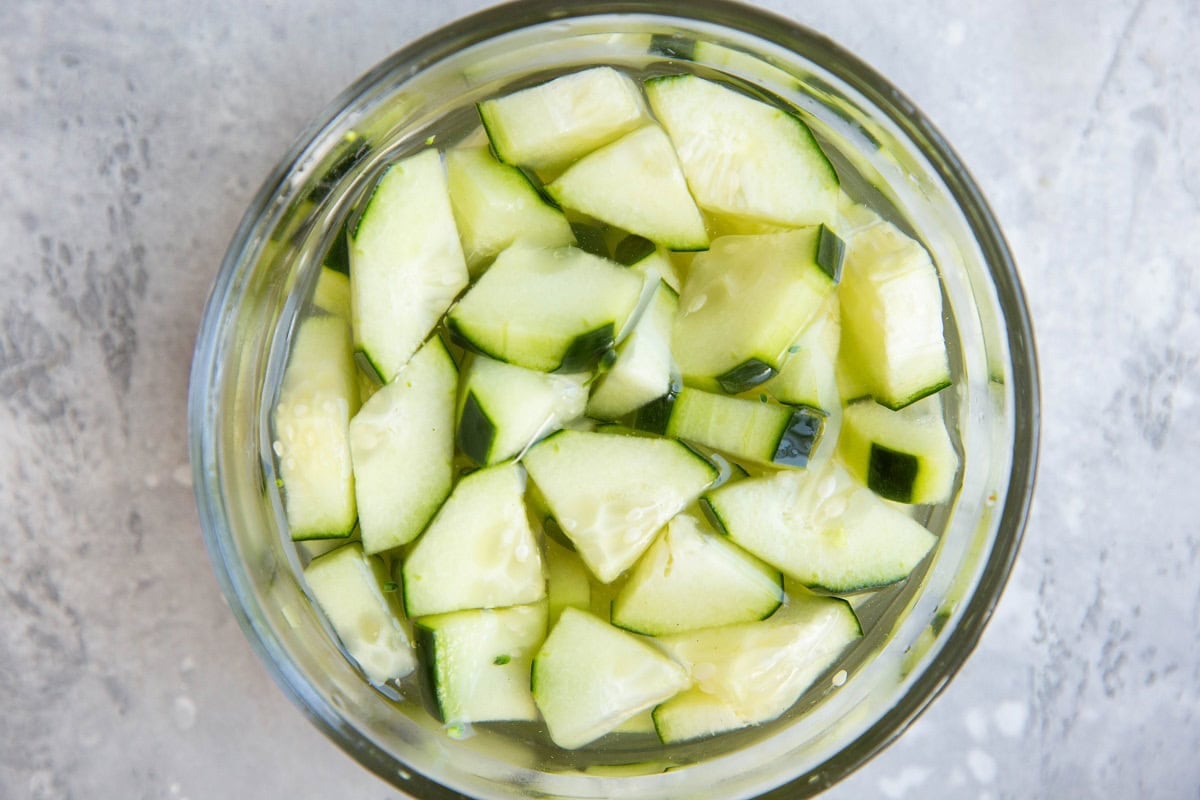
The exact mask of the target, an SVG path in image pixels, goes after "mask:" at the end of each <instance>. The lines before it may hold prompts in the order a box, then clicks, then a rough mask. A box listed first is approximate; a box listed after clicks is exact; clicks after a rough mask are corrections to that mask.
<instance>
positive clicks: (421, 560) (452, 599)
mask: <svg viewBox="0 0 1200 800" xmlns="http://www.w3.org/2000/svg"><path fill="white" fill-rule="evenodd" d="M524 494H525V475H524V472H523V470H522V469H521V468H520V466H518V465H516V464H512V463H509V464H502V465H500V466H497V467H489V468H487V469H483V470H480V471H478V472H473V473H471V474H470V475H468V476H467V477H465V478H463V479H462V480H461V481H459V483H458V485H457V486H455V487H454V491H453V492H452V493H451V494H450V497H449V498H448V499H447V500H446V503H445V505H443V506H442V508H441V510H440V511H438V513H437V516H436V517H434V519H433V522H431V523H430V524H429V528H428V529H427V530H426V531H425V533H424V534H422V535H421V538H420V539H418V540H417V543H416V545H415V546H414V547H413V549H412V552H410V553H409V554H408V556H407V557H406V558H405V559H404V566H403V573H404V608H405V610H406V611H407V612H408V615H409V616H410V617H422V616H425V615H426V614H444V613H447V612H450V611H461V610H463V609H468V608H498V607H502V606H516V605H523V604H526V603H534V602H537V601H538V600H541V599H542V598H544V597H545V596H546V580H545V577H544V576H543V570H542V554H541V549H540V548H539V547H538V543H537V540H536V539H534V537H533V532H532V531H530V529H529V520H528V518H527V516H526V514H525V503H524Z"/></svg>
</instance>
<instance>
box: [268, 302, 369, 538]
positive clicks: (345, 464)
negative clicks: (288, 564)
mask: <svg viewBox="0 0 1200 800" xmlns="http://www.w3.org/2000/svg"><path fill="white" fill-rule="evenodd" d="M354 371H355V370H354V358H353V355H352V353H351V349H350V330H349V328H347V327H346V322H345V320H343V319H341V318H340V317H335V316H328V317H309V318H308V319H306V320H305V321H304V322H303V323H301V325H300V328H299V329H298V330H297V331H296V335H295V339H294V340H293V341H292V352H291V356H290V357H289V358H288V363H287V367H286V369H284V372H283V385H282V386H281V387H280V390H279V400H278V401H277V402H276V404H275V409H274V411H273V413H272V415H271V416H272V425H273V428H274V432H275V453H276V455H277V456H278V457H279V477H280V480H282V481H283V489H284V492H283V495H284V510H285V512H286V514H287V521H288V528H289V530H290V531H291V537H292V538H293V539H295V540H303V539H328V538H340V537H345V536H349V535H350V532H351V531H352V530H353V529H354V523H355V520H356V519H357V517H358V509H357V504H356V503H355V496H354V471H353V469H352V467H351V460H350V417H351V416H352V415H353V414H354V413H355V412H356V411H358V383H357V381H356V378H355V375H354Z"/></svg>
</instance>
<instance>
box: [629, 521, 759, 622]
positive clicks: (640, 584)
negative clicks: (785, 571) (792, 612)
mask: <svg viewBox="0 0 1200 800" xmlns="http://www.w3.org/2000/svg"><path fill="white" fill-rule="evenodd" d="M704 527H707V526H704ZM782 600H783V579H782V577H781V576H780V574H779V572H778V571H777V570H775V569H772V568H771V567H768V566H767V565H766V564H763V563H762V562H761V561H759V560H758V559H757V558H754V557H753V556H751V555H750V554H749V553H747V552H746V551H744V550H742V549H741V548H740V547H737V546H736V545H733V544H730V543H729V541H728V540H726V539H723V538H721V537H720V536H717V535H716V534H713V533H710V532H708V531H706V530H704V529H703V528H702V526H701V523H700V522H699V521H698V520H697V519H696V518H695V517H691V516H688V515H687V514H680V515H679V516H677V517H675V518H674V519H672V520H671V522H670V524H669V525H668V526H667V529H666V531H664V532H663V534H662V535H661V536H659V537H658V539H657V540H655V542H654V544H653V545H651V546H650V549H649V550H647V551H646V554H645V555H644V556H642V558H641V560H639V561H638V563H637V564H636V565H635V566H634V568H633V570H632V571H631V572H630V574H629V579H628V580H627V581H626V583H625V587H624V588H623V589H622V590H621V591H620V593H619V594H618V595H617V597H616V600H615V601H614V603H613V609H612V621H613V624H614V625H617V626H618V627H621V628H625V629H627V630H630V631H633V632H635V633H644V634H648V635H650V636H660V635H663V634H671V633H682V632H684V631H690V630H695V629H697V628H711V627H715V626H718V625H731V624H733V623H736V622H749V621H751V620H758V619H763V618H764V617H768V616H770V615H771V614H772V613H774V611H775V609H777V608H778V607H779V603H780V602H781V601H782Z"/></svg>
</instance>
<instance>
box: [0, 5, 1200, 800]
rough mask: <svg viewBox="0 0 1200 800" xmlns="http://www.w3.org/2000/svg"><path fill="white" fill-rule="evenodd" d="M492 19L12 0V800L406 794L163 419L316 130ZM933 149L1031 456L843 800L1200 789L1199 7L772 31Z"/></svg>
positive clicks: (885, 15) (8, 145) (1, 655)
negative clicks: (221, 272)
mask: <svg viewBox="0 0 1200 800" xmlns="http://www.w3.org/2000/svg"><path fill="white" fill-rule="evenodd" d="M479 5H480V4H479V3H476V2H469V1H468V0H451V1H449V2H442V3H436V4H435V3H426V2H418V0H392V1H391V2H376V1H374V0H358V1H352V2H348V3H338V4H334V3H328V2H315V1H314V0H297V2H290V3H284V2H269V3H263V4H253V5H245V6H244V5H243V4H235V3H225V4H224V5H223V6H221V5H220V4H217V3H194V2H185V0H164V1H163V2H150V0H135V1H134V2H116V0H92V1H91V2H86V1H85V0H79V1H78V2H60V1H58V0H6V1H5V2H3V3H0V243H2V246H0V274H3V279H2V280H0V509H2V513H0V590H2V591H0V797H4V798H30V799H31V800H33V799H36V800H51V799H55V800H61V799H62V798H167V799H169V800H183V798H190V800H209V799H210V798H241V797H256V798H291V800H308V799H310V798H328V797H355V798H377V799H378V800H383V799H384V798H396V797H398V796H399V795H398V794H397V793H396V792H395V791H394V790H392V789H390V788H389V787H387V786H385V785H384V784H382V783H380V782H379V781H377V780H376V779H375V778H374V777H372V776H371V775H369V774H367V773H366V772H364V771H362V770H361V769H359V768H358V767H357V766H356V764H355V763H354V762H352V761H351V760H350V759H348V758H347V757H346V756H344V755H343V754H342V753H341V752H340V751H339V750H337V749H336V748H335V747H333V746H332V745H331V744H330V743H329V742H327V741H326V740H325V739H324V738H323V737H322V736H321V735H320V734H318V733H317V732H316V731H315V730H314V729H312V728H311V727H310V726H309V725H308V723H307V722H305V720H304V718H303V717H302V716H301V714H300V713H299V712H298V711H297V710H296V709H295V708H293V707H292V706H291V705H290V704H289V702H288V701H287V700H286V699H285V698H284V696H283V694H282V693H281V692H280V691H279V690H278V689H277V688H276V687H275V686H274V684H273V683H272V682H271V680H270V679H269V678H268V677H267V675H266V672H265V671H264V669H263V668H262V667H261V665H260V664H259V663H258V661H257V660H256V657H255V656H254V655H253V653H252V652H251V650H250V648H249V646H248V645H247V643H246V642H245V640H244V638H243V636H242V634H241V632H240V630H239V629H238V628H237V626H236V624H235V623H234V621H233V618H232V616H231V615H230V613H229V612H228V610H227V608H226V607H225V605H224V602H223V600H222V598H221V596H220V594H219V592H218V589H217V586H216V583H215V581H214V579H213V578H212V575H211V572H210V570H209V565H208V561H207V557H206V555H205V552H204V549H203V546H202V543H201V539H200V534H199V530H198V523H197V519H196V513H195V510H194V504H193V500H192V495H191V488H190V485H189V469H188V466H187V456H186V452H185V423H184V399H185V388H186V380H187V374H188V367H189V359H190V356H191V349H192V344H193V338H194V335H195V331H196V328H197V324H198V322H199V315H200V311H201V307H202V304H203V302H204V300H205V297H206V295H207V292H208V288H209V285H210V282H211V280H212V278H213V275H214V272H215V270H216V266H217V263H218V261H219V259H220V257H221V254H222V252H223V250H224V247H225V245H226V243H227V241H228V239H229V237H230V236H231V234H232V232H233V229H234V227H235V225H236V223H237V221H238V219H239V217H240V215H241V214H242V210H243V208H244V207H245V206H246V204H247V203H248V201H249V200H250V197H251V195H252V193H253V192H254V191H255V190H256V188H257V186H258V184H259V182H260V181H261V180H262V179H263V177H264V176H265V175H266V172H267V171H268V169H269V168H270V167H271V166H272V164H273V163H274V161H275V160H276V158H277V156H278V155H279V154H280V153H281V152H282V151H283V149H284V148H285V147H286V146H287V145H288V144H289V143H290V142H291V140H292V139H293V138H294V137H295V136H296V134H297V133H298V131H299V130H300V129H301V127H302V126H303V125H304V124H305V122H306V121H307V120H309V119H310V118H311V117H312V116H313V115H314V114H315V113H316V112H317V111H318V110H320V109H321V108H322V106H323V105H324V104H325V103H326V102H327V101H328V100H329V99H330V98H332V97H333V95H334V94H335V93H336V92H337V91H338V90H339V89H340V88H341V87H342V86H343V85H345V84H346V83H348V82H349V81H350V80H351V79H352V78H354V77H356V76H357V75H358V74H359V73H360V72H361V71H363V70H364V69H366V68H367V67H368V66H370V65H371V64H373V63H374V62H376V61H377V60H378V59H380V58H382V57H383V56H384V55H385V54H387V53H388V52H390V51H391V50H393V49H394V48H396V47H398V46H400V45H402V44H403V43H405V42H407V41H409V40H411V39H412V38H413V37H415V36H417V35H419V34H422V33H424V32H427V31H429V30H432V29H433V28H435V27H437V26H438V25H440V24H442V23H445V22H447V21H449V20H450V19H452V18H454V17H456V16H459V15H461V14H463V13H465V12H468V11H470V10H472V9H474V8H476V7H478V6H479ZM766 5H768V6H770V7H771V8H773V9H775V10H778V11H781V12H784V13H787V14H790V15H791V16H794V17H796V18H797V19H799V20H801V21H803V22H805V23H807V24H809V25H811V26H813V27H816V28H818V29H820V30H823V31H825V32H826V33H828V34H829V35H830V36H832V37H833V38H834V39H836V40H838V41H839V42H841V43H842V44H844V45H846V46H847V47H849V48H850V49H851V50H852V51H854V52H856V53H858V54H859V55H860V56H862V57H863V58H864V59H866V60H867V61H868V62H870V63H872V64H873V65H875V66H876V67H877V68H878V69H880V70H881V71H882V72H884V73H885V74H887V75H889V76H890V77H891V78H892V80H893V81H894V82H895V83H896V84H897V85H899V86H900V87H901V88H902V89H904V90H905V91H906V92H907V93H908V94H909V95H910V96H911V97H912V98H913V99H914V100H915V101H916V102H917V104H918V105H919V106H921V107H922V108H923V109H924V110H925V111H926V113H927V114H928V115H929V116H930V117H931V118H932V119H933V120H934V121H935V123H936V124H937V125H939V126H940V128H941V129H942V131H943V132H944V133H945V134H946V135H947V136H948V137H949V139H950V140H951V141H952V142H953V143H954V145H955V146H956V148H957V149H958V151H959V153H960V154H961V155H962V157H963V158H964V160H965V161H966V163H967V164H968V165H969V167H970V168H971V170H972V171H973V173H974V174H975V176H976V178H977V179H978V181H979V183H980V184H981V186H982V187H983V189H984V191H985V193H986V194H987V195H988V197H989V198H990V200H991V202H992V204H993V206H994V208H995V210H996V212H997V214H998V216H999V218H1000V220H1001V222H1002V224H1003V225H1004V228H1005V230H1006V232H1007V235H1008V237H1009V239H1010V241H1011V244H1012V246H1013V248H1014V250H1015V253H1016V255H1017V258H1018V261H1019V263H1020V267H1021V273H1022V276H1023V279H1024V281H1025V285H1026V289H1027V291H1028V295H1029V299H1030V303H1031V306H1032V310H1033V313H1034V317H1035V324H1036V328H1037V334H1038V341H1039V345H1040V351H1041V359H1042V374H1043V379H1044V389H1045V394H1044V415H1043V430H1044V438H1043V459H1042V466H1041V476H1040V483H1039V487H1038V492H1037V498H1036V504H1035V508H1034V512H1033V517H1032V522H1031V526H1030V529H1029V532H1028V536H1027V539H1026V543H1025V546H1024V550H1023V552H1022V555H1021V559H1020V562H1019V565H1018V567H1017V570H1016V574H1015V576H1014V578H1013V580H1012V582H1011V584H1010V586H1009V588H1008V591H1007V592H1006V594H1005V596H1004V599H1003V602H1002V603H1001V605H1000V608H999V610H998V613H997V615H996V617H995V619H994V621H993V623H992V625H991V627H990V628H989V630H988V631H987V633H986V635H985V637H984V640H983V642H982V644H981V645H980V647H979V649H978V651H977V652H976V654H975V656H974V657H973V658H972V659H971V661H970V662H969V663H968V665H967V667H966V668H965V669H964V670H963V671H962V673H961V674H960V676H959V677H958V678H957V679H956V680H955V681H954V682H953V684H952V685H951V686H950V687H949V689H948V690H947V691H946V692H945V694H944V695H943V696H942V697H941V698H940V699H939V700H938V702H937V703H935V705H934V706H933V708H932V709H931V710H930V711H929V712H928V713H927V714H926V715H925V716H924V717H922V718H921V719H920V720H919V721H918V722H917V723H916V724H915V725H914V726H913V727H912V729H911V730H910V731H909V732H908V733H907V735H905V736H904V737H903V739H902V740H901V741H900V742H899V743H898V744H896V745H895V746H893V747H892V748H890V749H889V750H888V751H887V752H886V753H885V754H884V755H882V756H881V757H879V758H878V759H876V760H875V761H874V762H872V763H871V764H869V765H868V766H867V767H865V768H864V769H862V770H861V771H860V772H858V773H857V774H855V775H854V776H853V777H852V778H851V779H850V780H848V781H847V782H846V783H844V784H843V785H842V786H841V787H839V788H838V789H837V790H834V791H832V792H830V793H829V797H831V798H842V799H848V798H862V797H883V798H904V797H910V798H915V797H938V798H952V799H955V800H956V799H958V798H980V799H981V800H982V799H983V798H990V800H999V799H1000V798H1011V799H1014V800H1015V799H1016V798H1022V799H1024V798H1084V797H1099V796H1106V797H1115V798H1126V797H1139V798H1183V797H1191V798H1194V797H1197V796H1198V793H1200V760H1197V758H1196V753H1197V752H1198V751H1200V721H1198V720H1197V714H1198V713H1200V698H1198V693H1200V689H1198V687H1200V638H1198V637H1200V634H1198V631H1200V580H1197V576H1198V574H1200V573H1198V569H1200V564H1198V563H1197V560H1198V557H1200V532H1198V531H1197V522H1196V520H1197V519H1198V518H1200V513H1198V512H1200V499H1198V494H1197V489H1196V480H1195V473H1194V471H1193V470H1194V469H1195V468H1196V465H1197V463H1198V461H1200V459H1198V455H1200V448H1198V446H1197V445H1198V444H1200V426H1197V424H1196V422H1195V420H1196V413H1197V410H1198V409H1197V392H1198V391H1200V372H1198V370H1197V357H1198V354H1200V287H1198V285H1197V283H1198V281H1200V276H1198V267H1200V255H1197V254H1198V253H1200V155H1197V154H1198V153H1200V47H1197V44H1198V43H1200V40H1198V39H1197V33H1198V32H1200V5H1198V4H1197V3H1196V2H1194V0H1139V1H1138V2H1113V1H1111V0H1105V1H1104V2H1098V3H1090V4H1087V3H1075V2H1067V0H1049V2H1041V1H1040V0H1013V2H991V3H987V2H960V3H955V2H949V1H948V0H937V1H936V2H931V3H927V4H919V5H913V4H911V3H903V2H897V1H896V0H882V1H880V2H865V1H859V0H855V1H854V2H846V3H842V2H829V1H828V0H817V2H807V3H801V2H798V1H795V0H772V2H770V3H766Z"/></svg>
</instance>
